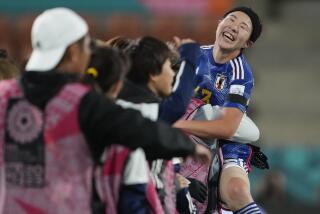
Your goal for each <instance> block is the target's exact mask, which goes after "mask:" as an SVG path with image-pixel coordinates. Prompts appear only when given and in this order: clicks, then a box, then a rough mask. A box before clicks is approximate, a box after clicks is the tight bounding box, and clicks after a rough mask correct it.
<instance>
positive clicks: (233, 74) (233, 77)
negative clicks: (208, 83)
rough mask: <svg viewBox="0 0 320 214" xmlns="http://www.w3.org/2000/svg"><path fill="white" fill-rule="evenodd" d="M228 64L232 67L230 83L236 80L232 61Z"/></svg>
mask: <svg viewBox="0 0 320 214" xmlns="http://www.w3.org/2000/svg"><path fill="white" fill-rule="evenodd" d="M230 64H231V67H232V79H231V81H233V80H234V79H235V78H236V70H235V67H234V64H233V61H232V60H231V61H230Z"/></svg>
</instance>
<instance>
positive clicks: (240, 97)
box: [195, 46, 254, 112]
mask: <svg viewBox="0 0 320 214" xmlns="http://www.w3.org/2000/svg"><path fill="white" fill-rule="evenodd" d="M212 54H213V46H204V47H201V58H200V64H199V66H198V72H197V76H196V85H197V88H196V92H195V97H197V98H199V99H202V100H203V101H205V102H206V103H210V104H211V105H213V106H215V105H218V106H223V107H233V108H238V109H240V110H241V111H242V112H245V111H246V109H247V106H248V104H249V100H250V96H251V90H252V88H253V85H254V80H253V75H252V71H251V68H250V67H249V64H248V63H247V60H246V59H245V57H244V55H243V54H242V53H241V54H240V55H239V56H238V57H236V58H234V59H232V60H230V61H228V62H226V63H224V64H219V63H216V62H215V61H214V59H213V55H212Z"/></svg>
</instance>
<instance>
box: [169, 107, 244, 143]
mask: <svg viewBox="0 0 320 214" xmlns="http://www.w3.org/2000/svg"><path fill="white" fill-rule="evenodd" d="M226 111H227V112H226ZM226 111H225V112H224V115H223V116H222V118H220V119H217V120H209V121H194V120H193V121H184V120H180V121H178V122H177V123H175V124H174V127H176V128H180V129H183V130H184V131H186V132H188V133H190V134H193V135H196V136H199V137H203V138H219V139H229V138H231V137H232V136H233V135H234V134H235V132H236V131H237V128H238V127H239V124H240V121H241V119H242V116H243V113H240V112H239V111H238V110H234V109H229V110H226ZM239 113H240V114H239Z"/></svg>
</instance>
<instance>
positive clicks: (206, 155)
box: [194, 143, 211, 164]
mask: <svg viewBox="0 0 320 214" xmlns="http://www.w3.org/2000/svg"><path fill="white" fill-rule="evenodd" d="M195 145H196V149H195V153H194V157H195V158H196V159H198V160H199V161H200V162H202V163H204V164H209V163H210V161H211V152H210V150H209V149H207V148H206V147H204V146H202V145H200V144H197V143H196V144H195Z"/></svg>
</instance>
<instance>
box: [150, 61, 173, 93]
mask: <svg viewBox="0 0 320 214" xmlns="http://www.w3.org/2000/svg"><path fill="white" fill-rule="evenodd" d="M173 78H174V71H173V70H172V68H171V62H170V60H169V59H167V60H166V61H165V62H164V64H163V65H162V70H161V73H160V74H159V75H155V76H153V77H152V79H153V82H154V88H155V90H156V92H157V94H158V96H159V97H161V98H165V97H167V96H169V95H170V94H171V92H172V83H173Z"/></svg>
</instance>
